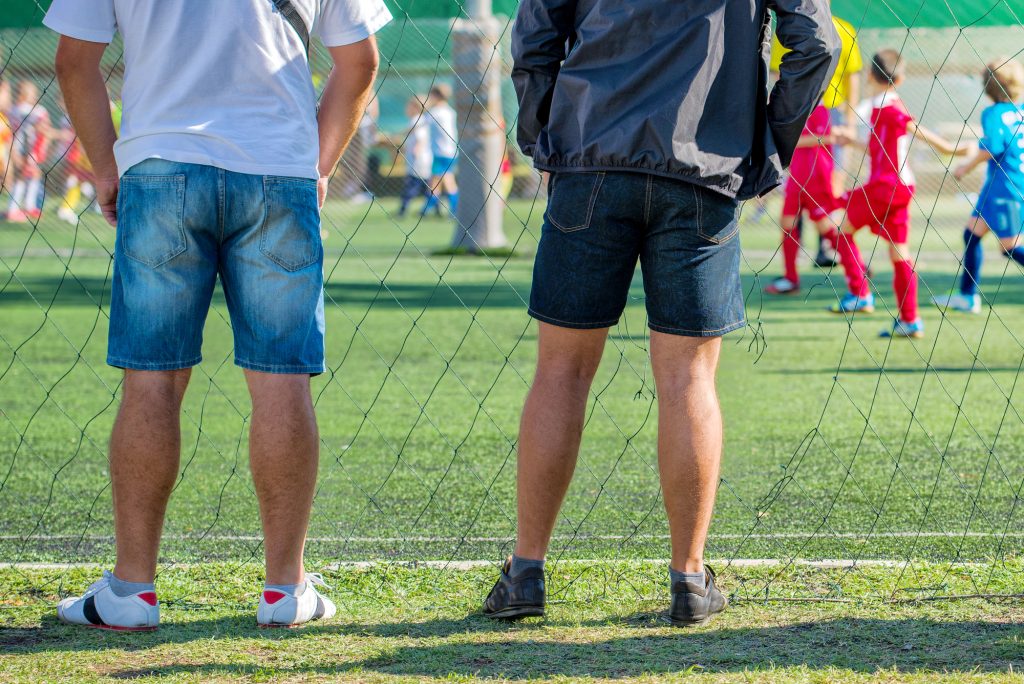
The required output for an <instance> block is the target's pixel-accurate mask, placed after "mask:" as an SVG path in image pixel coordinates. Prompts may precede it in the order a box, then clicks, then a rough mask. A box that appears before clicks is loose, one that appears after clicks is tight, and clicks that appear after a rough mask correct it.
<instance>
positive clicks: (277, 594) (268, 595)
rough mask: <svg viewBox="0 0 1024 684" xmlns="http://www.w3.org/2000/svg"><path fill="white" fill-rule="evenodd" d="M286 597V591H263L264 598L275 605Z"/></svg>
mask: <svg viewBox="0 0 1024 684" xmlns="http://www.w3.org/2000/svg"><path fill="white" fill-rule="evenodd" d="M284 597H285V594H284V592H281V591H265V592H263V600H264V601H266V602H267V603H269V604H271V605H273V604H275V603H277V602H278V601H280V600H281V599H283V598H284Z"/></svg>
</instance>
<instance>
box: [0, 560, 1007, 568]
mask: <svg viewBox="0 0 1024 684" xmlns="http://www.w3.org/2000/svg"><path fill="white" fill-rule="evenodd" d="M623 562H625V563H628V564H634V563H658V564H664V565H667V564H668V562H669V559H667V558H645V559H631V560H629V561H614V560H577V559H571V560H563V561H558V562H551V566H552V567H563V566H574V565H585V566H594V565H620V564H622V563H623ZM712 562H715V561H714V560H712ZM922 563H924V564H927V565H945V564H944V563H936V562H931V561H922ZM908 564H910V565H913V564H914V563H913V562H908V561H898V560H885V559H863V560H856V561H854V560H842V559H838V558H836V559H825V560H803V559H795V560H784V559H778V558H734V559H732V560H730V561H719V562H718V565H719V567H721V568H728V567H735V568H760V567H778V566H789V565H798V566H801V567H808V568H817V569H822V570H850V569H854V568H856V567H858V566H866V567H893V568H894V567H902V566H904V565H908ZM203 565H205V564H204V563H167V564H164V565H163V567H162V570H165V569H169V568H175V569H177V568H181V569H189V568H200V567H202V566H203ZM498 565H499V562H498V561H495V560H493V559H492V560H461V561H444V560H415V561H413V560H406V561H351V562H340V563H329V564H328V565H325V566H323V567H324V569H327V570H370V569H376V568H407V569H410V570H414V569H417V568H431V569H441V570H460V571H461V570H472V569H475V568H486V567H494V568H496V567H498ZM953 565H955V566H956V567H961V568H971V567H986V566H987V565H988V564H987V563H969V562H959V563H955V564H953ZM105 567H107V565H105V564H103V563H0V568H2V569H12V570H74V569H80V568H105Z"/></svg>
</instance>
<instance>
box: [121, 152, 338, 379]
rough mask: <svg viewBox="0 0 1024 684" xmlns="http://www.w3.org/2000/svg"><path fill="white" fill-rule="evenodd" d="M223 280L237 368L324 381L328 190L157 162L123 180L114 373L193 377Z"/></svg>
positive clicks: (306, 182) (136, 168)
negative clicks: (323, 214)
mask: <svg viewBox="0 0 1024 684" xmlns="http://www.w3.org/2000/svg"><path fill="white" fill-rule="evenodd" d="M218 276H219V277H220V281H221V285H222V287H223V288H224V297H225V300H226V301H227V306H228V312H229V313H230V316H231V328H232V331H233V333H234V342H235V363H236V364H237V365H239V366H241V367H242V368H248V369H250V370H256V371H263V372H267V373H309V374H317V373H322V372H323V371H324V296H323V246H322V244H321V242H320V211H319V209H318V208H317V191H316V181H315V180H313V179H307V178H287V177H280V176H253V175H248V174H242V173H234V172H231V171H225V170H223V169H219V168H216V167H213V166H203V165H198V164H182V163H179V162H171V161H165V160H161V159H147V160H146V161H143V162H141V163H139V164H136V165H135V166H133V167H132V168H130V169H129V170H128V171H127V172H126V173H125V174H124V175H123V176H122V177H121V187H120V191H119V193H118V198H117V241H116V245H115V248H114V282H113V288H112V293H111V302H110V337H109V342H108V352H107V363H109V364H110V365H112V366H116V367H118V368H131V369H136V370H173V369H178V368H189V367H191V366H194V365H196V364H197V363H199V362H200V360H201V359H202V356H201V347H202V344H203V325H204V323H205V322H206V316H207V313H208V312H209V309H210V301H211V299H212V297H213V289H214V284H215V283H216V280H217V277H218Z"/></svg>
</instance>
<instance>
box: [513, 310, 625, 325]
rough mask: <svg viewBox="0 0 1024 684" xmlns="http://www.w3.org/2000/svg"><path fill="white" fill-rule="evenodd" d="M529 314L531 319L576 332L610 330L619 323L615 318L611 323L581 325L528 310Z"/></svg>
mask: <svg viewBox="0 0 1024 684" xmlns="http://www.w3.org/2000/svg"><path fill="white" fill-rule="evenodd" d="M527 313H529V314H530V316H531V317H533V318H536V319H537V320H538V321H543V322H544V323H550V324H551V325H554V326H558V327H559V328H572V329H574V330H598V329H600V328H610V327H612V326H613V325H616V324H618V322H619V319H618V318H615V319H613V320H610V321H603V322H598V323H579V322H577V321H563V320H559V319H557V318H552V317H551V316H545V315H544V314H542V313H538V312H536V311H534V310H533V309H527Z"/></svg>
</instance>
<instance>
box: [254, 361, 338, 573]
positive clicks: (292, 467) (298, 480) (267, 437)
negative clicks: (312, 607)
mask: <svg viewBox="0 0 1024 684" xmlns="http://www.w3.org/2000/svg"><path fill="white" fill-rule="evenodd" d="M245 379H246V381H247V382H248V383H249V394H251V395H252V425H251V427H250V430H249V466H250V468H251V469H252V479H253V483H254V484H255V486H256V496H257V497H258V498H259V503H260V518H261V519H262V520H263V537H264V552H265V554H266V560H267V583H268V584H298V583H300V582H302V581H303V579H304V578H305V573H304V571H303V565H302V554H303V549H304V547H305V544H306V528H307V527H308V525H309V513H310V510H311V509H312V507H313V494H314V491H315V489H316V472H317V464H318V462H319V458H320V436H319V434H318V432H317V426H316V415H315V413H314V412H313V398H312V396H311V394H310V390H309V376H308V375H281V374H274V373H259V372H256V371H250V370H247V371H245Z"/></svg>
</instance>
